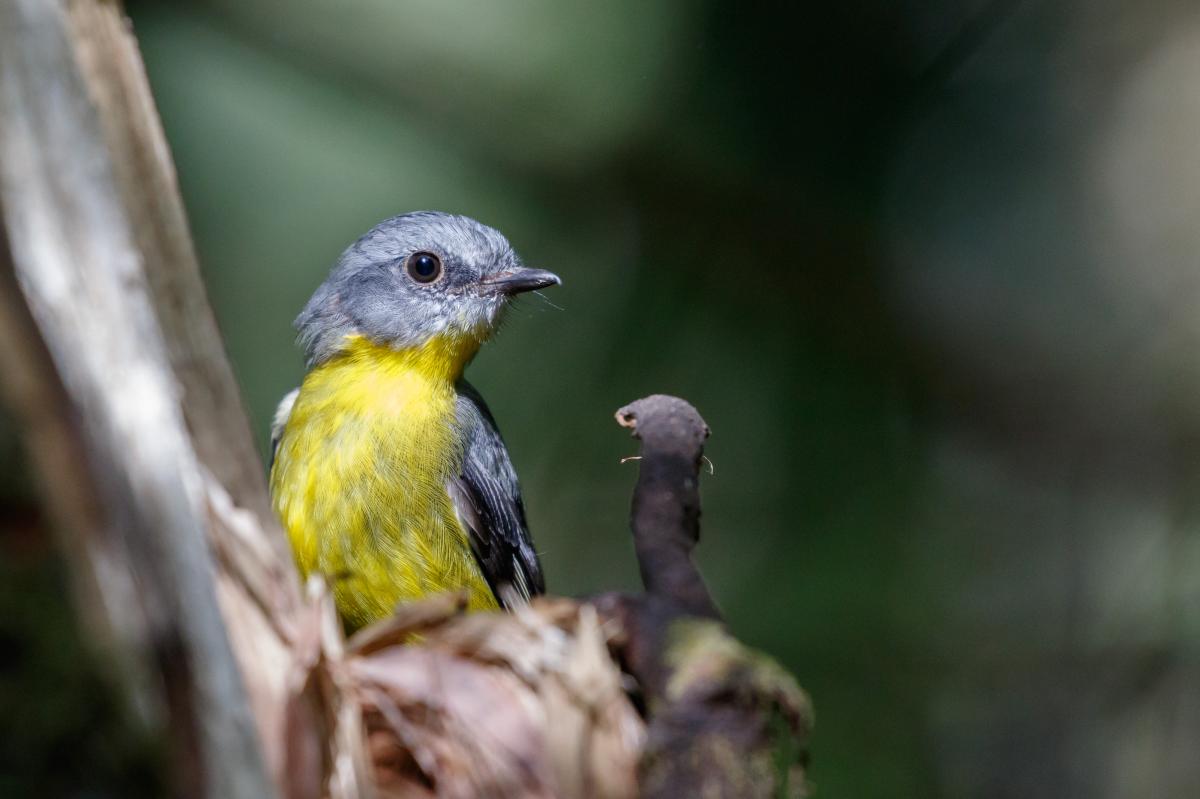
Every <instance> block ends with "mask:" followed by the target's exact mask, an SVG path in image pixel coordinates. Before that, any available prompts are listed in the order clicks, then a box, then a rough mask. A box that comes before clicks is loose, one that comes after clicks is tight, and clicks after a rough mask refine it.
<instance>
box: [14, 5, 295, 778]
mask: <svg viewBox="0 0 1200 799" xmlns="http://www.w3.org/2000/svg"><path fill="white" fill-rule="evenodd" d="M93 5H94V6H95V8H94V9H92V10H93V11H94V12H95V13H96V14H98V15H101V16H103V15H104V14H109V15H112V14H116V13H118V9H117V7H116V5H115V4H113V3H100V2H96V3H94V4H93ZM81 7H82V6H81V5H79V4H76V5H75V6H74V7H73V8H74V10H75V11H76V13H78V11H79V9H80V8H81ZM97 19H99V17H97ZM87 35H88V32H87V31H84V30H82V29H81V28H79V27H78V26H74V27H73V26H72V25H71V21H70V16H69V9H68V8H67V7H66V6H64V5H63V4H62V3H61V2H51V1H50V0H3V2H0V207H2V208H3V211H4V227H5V230H6V233H7V240H8V244H9V249H10V255H11V263H12V266H13V268H14V271H15V274H16V278H17V282H18V283H19V286H20V289H21V291H22V293H23V295H24V298H25V301H26V303H27V305H28V307H29V309H30V311H31V312H32V318H33V320H34V321H35V322H36V324H37V327H38V329H39V332H40V337H41V339H42V340H43V341H44V342H45V345H46V348H47V349H48V351H49V354H50V356H51V359H52V361H53V364H54V368H55V371H56V372H57V375H58V377H59V378H60V379H61V382H62V384H63V386H64V387H65V389H66V393H67V395H68V396H69V398H70V409H69V410H70V413H71V414H72V415H73V416H74V417H75V418H76V419H77V420H78V424H77V430H78V432H79V434H80V435H81V437H82V443H83V447H82V449H83V450H84V453H85V456H86V459H87V467H88V468H87V477H88V479H90V481H91V483H92V485H93V488H94V492H95V495H96V497H97V498H98V500H99V505H100V506H101V507H102V509H103V515H104V517H105V518H104V521H103V526H104V527H105V528H106V529H107V530H109V531H113V532H114V533H115V534H116V535H118V536H119V537H120V539H121V541H122V542H123V545H124V547H125V550H126V551H127V553H128V555H129V560H130V564H131V566H132V571H133V574H134V577H135V580H136V586H137V595H138V599H139V604H140V606H141V609H140V612H142V613H144V615H145V618H146V629H144V630H143V631H142V639H143V641H142V643H143V645H144V646H146V647H148V648H149V649H150V651H151V652H152V653H153V654H154V656H155V658H156V659H157V661H158V665H159V666H160V667H161V668H162V669H163V670H164V674H165V676H166V677H167V693H168V697H170V699H169V705H170V707H171V709H172V711H173V713H174V716H173V718H172V725H173V728H174V729H173V730H172V732H173V733H176V734H179V735H181V737H182V739H183V740H186V741H189V742H191V743H192V744H193V745H194V747H195V751H196V755H197V758H198V762H197V763H196V773H197V776H198V777H199V780H198V781H197V782H196V783H194V784H189V785H181V787H182V788H185V789H188V790H190V791H193V792H194V795H198V796H199V795H203V796H211V797H223V798H237V797H246V798H247V799H259V797H264V796H271V795H273V793H274V791H273V788H272V785H271V782H270V780H269V778H268V776H267V772H266V769H265V767H264V764H263V760H262V756H261V754H260V749H259V745H258V741H257V738H256V735H255V728H254V724H253V721H252V719H251V716H250V713H249V709H248V704H247V701H246V695H245V691H244V689H243V686H242V683H241V678H240V675H239V672H238V668H237V664H236V662H235V660H234V657H233V653H232V651H231V649H230V645H229V641H228V638H227V637H226V632H225V628H224V625H223V623H222V619H221V615H220V613H219V611H218V605H217V598H216V594H215V589H214V583H215V580H214V569H213V564H212V560H211V557H210V553H209V549H208V545H207V542H206V524H207V521H206V520H207V513H208V509H207V505H206V496H205V491H204V476H203V472H202V466H201V462H200V460H199V458H198V457H197V454H196V451H195V450H193V448H192V444H191V440H190V438H189V435H188V431H187V428H186V426H185V422H184V417H183V413H182V412H181V408H180V388H179V386H178V385H177V384H176V382H175V378H174V375H173V372H172V369H171V366H170V362H169V348H168V346H167V344H166V343H165V341H164V336H163V331H162V328H161V327H160V324H159V318H158V314H157V313H156V307H155V301H156V299H157V296H156V294H155V293H154V292H153V291H152V288H151V285H150V284H148V282H147V277H146V267H147V265H148V264H147V261H146V256H149V255H152V256H153V257H155V258H163V259H166V258H167V257H168V256H172V255H175V256H177V255H178V252H169V251H168V250H169V248H164V249H163V250H162V251H155V252H153V253H149V252H148V253H146V254H143V252H142V251H141V247H142V246H143V244H144V243H145V242H146V241H147V234H146V233H145V232H144V228H143V226H142V225H140V224H138V223H136V222H135V221H133V218H134V217H137V216H138V215H140V214H145V209H146V208H149V207H152V206H154V205H155V204H156V203H159V202H163V201H164V195H163V194H162V193H161V192H162V191H164V190H167V189H170V188H171V185H170V184H169V183H168V184H167V185H165V186H164V184H161V183H154V182H150V183H149V184H147V185H145V186H143V187H142V189H141V190H142V191H145V192H146V196H145V197H144V199H143V202H142V203H131V202H129V201H128V199H127V197H128V195H129V194H130V193H134V192H135V190H136V187H137V186H139V185H141V184H140V183H139V181H140V180H142V179H143V178H142V177H138V175H139V171H138V169H137V168H134V167H131V166H129V165H128V164H126V166H124V167H114V165H113V161H112V159H113V158H114V157H116V158H121V157H123V156H127V155H128V151H127V150H123V149H122V148H121V147H112V145H111V141H112V140H113V139H121V138H122V137H123V134H121V133H120V132H119V127H117V126H114V125H112V124H108V125H105V124H103V123H102V122H101V116H100V115H101V114H104V113H108V114H113V113H115V110H114V109H113V108H109V109H107V112H106V111H105V109H101V110H100V112H99V114H98V110H97V106H96V105H95V104H94V103H95V98H96V97H97V96H100V93H98V92H95V91H93V92H91V93H89V90H88V87H89V84H90V85H92V86H96V85H100V84H104V83H105V80H106V79H105V78H104V77H103V76H102V75H99V74H93V75H91V76H90V79H85V78H84V77H82V75H81V69H82V68H84V67H86V65H87V64H89V63H95V60H93V59H92V58H88V57H85V58H82V59H80V58H79V55H80V53H84V52H89V50H88V48H87V47H78V48H77V47H76V46H74V44H73V42H72V37H81V36H82V37H84V38H86V36H87ZM133 58H136V52H134V53H133ZM98 60H99V61H106V60H107V58H106V57H101V58H99V59H98ZM109 63H111V62H109ZM141 92H142V96H141V99H140V101H141V102H142V103H144V104H147V105H148V104H149V103H150V100H149V97H148V95H145V94H144V85H143V86H142V88H141ZM106 131H107V133H108V135H107V136H106ZM148 144H152V141H148V140H143V141H141V142H130V143H128V147H129V148H131V149H132V150H137V149H138V148H140V147H144V146H147V145H148ZM159 144H160V145H161V141H159ZM163 152H164V153H165V150H163ZM164 157H165V156H164ZM167 195H168V196H169V198H170V199H171V200H172V201H173V202H176V203H177V202H178V198H177V197H175V195H174V193H173V192H171V191H167ZM177 221H178V220H177ZM182 235H183V236H185V237H186V229H183V232H182ZM149 265H150V266H153V268H154V269H155V270H171V269H175V268H178V267H179V264H178V263H176V262H170V261H166V260H164V261H163V262H160V263H153V264H149ZM183 266H184V268H187V267H188V266H189V265H188V264H184V265H183ZM190 266H191V267H192V269H193V271H194V260H193V261H192V263H191V264H190ZM168 282H169V281H168ZM182 285H184V286H185V288H186V283H185V284H182ZM176 299H177V300H178V301H179V302H180V303H181V307H182V306H186V303H187V302H188V301H185V300H183V299H181V298H176ZM191 299H195V298H191ZM199 302H201V303H203V295H202V294H201V295H199ZM164 318H170V315H169V314H168V315H166V316H165V317H164ZM195 323H196V322H195V320H194V319H192V320H190V321H186V322H184V321H181V320H176V321H175V322H174V323H173V324H172V325H171V326H170V327H171V329H172V330H173V332H177V331H176V328H177V327H178V326H185V327H189V328H190V326H191V325H194V324H195ZM197 335H199V336H200V337H201V338H204V337H206V336H207V337H209V340H210V345H209V346H210V347H216V348H218V353H219V346H220V345H219V342H217V343H215V344H214V343H212V341H213V339H212V336H213V335H215V328H213V329H212V330H209V331H204V330H201V331H200V332H199V333H198V334H197ZM189 346H192V345H191V344H187V343H184V344H181V345H180V347H181V351H182V352H185V353H186V352H189V350H188V347H189ZM182 357H183V358H186V357H187V356H186V355H185V356H182ZM216 360H221V358H220V357H217V358H216ZM226 368H227V367H226ZM226 377H227V375H226ZM218 384H219V381H218ZM226 388H228V386H226ZM214 395H215V396H221V395H222V394H221V392H215V393H214ZM27 396H28V397H32V398H36V396H37V395H36V393H33V394H29V395H27ZM218 406H219V403H218ZM219 407H220V406H219ZM221 411H222V412H223V413H228V414H230V415H235V414H234V411H237V412H240V408H236V407H235V408H234V409H233V411H231V409H230V408H228V407H221ZM210 412H211V411H210ZM214 415H215V412H214ZM206 423H207V422H206ZM243 424H244V423H243ZM216 430H218V431H220V430H228V427H227V426H220V427H217V428H216ZM243 432H244V430H243ZM213 435H214V436H215V437H216V438H217V439H218V440H222V441H223V442H224V445H233V444H236V442H237V441H238V440H241V441H242V442H246V441H248V440H249V436H247V435H242V434H241V433H239V434H237V435H235V436H226V435H225V434H224V433H220V432H217V433H213ZM212 449H213V450H214V451H216V450H219V449H220V447H218V446H216V445H215V444H214V445H213V447H212ZM231 457H232V458H233V459H235V460H237V459H240V460H239V463H240V466H239V469H238V470H234V469H233V468H225V469H224V471H225V472H226V473H227V474H231V473H233V472H234V471H239V472H240V473H241V474H242V478H243V479H245V480H251V478H250V477H248V476H247V475H249V474H250V473H251V471H252V468H253V464H252V463H250V464H249V465H247V463H246V461H245V456H244V455H241V456H239V455H236V454H234V455H232V456H231ZM39 465H42V466H43V467H46V468H51V467H52V466H53V464H52V463H50V462H49V459H46V460H45V461H43V462H41V463H40V464H39ZM217 468H219V469H220V468H222V467H221V466H220V465H219V462H218V463H217ZM248 470H249V471H248ZM62 479H63V478H62V476H61V475H58V474H43V475H42V483H43V485H44V486H46V487H47V489H48V491H49V493H48V495H47V501H48V504H51V505H54V504H57V503H58V502H60V501H61V498H60V493H61V491H60V486H59V485H58V483H59V482H61V480H62ZM249 486H250V488H249V491H250V492H251V493H253V492H254V490H255V489H256V485H255V484H254V483H253V482H252V481H251V482H250V483H249ZM257 486H261V476H260V477H259V478H258V483H257ZM72 490H75V489H72ZM259 494H260V496H259V498H258V500H256V501H255V502H254V504H255V505H256V506H261V505H262V504H263V499H262V492H261V491H259ZM64 520H68V519H66V517H65V515H64ZM68 521H69V520H68ZM84 534H86V533H84ZM76 566H77V567H79V568H87V566H86V565H84V564H76ZM97 582H98V583H100V584H101V588H102V590H103V588H105V586H104V584H103V581H102V580H97ZM106 599H110V600H111V597H106ZM129 599H130V598H129V597H121V599H120V601H119V602H118V603H111V604H109V606H108V607H107V608H106V615H107V616H108V617H109V620H110V625H117V624H120V623H122V615H123V614H126V613H128V614H131V615H136V613H137V612H138V611H136V610H134V609H132V608H128V607H126V603H128V601H129Z"/></svg>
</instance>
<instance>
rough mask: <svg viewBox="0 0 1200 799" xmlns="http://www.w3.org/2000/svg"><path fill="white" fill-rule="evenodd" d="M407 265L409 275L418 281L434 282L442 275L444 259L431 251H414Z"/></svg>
mask: <svg viewBox="0 0 1200 799" xmlns="http://www.w3.org/2000/svg"><path fill="white" fill-rule="evenodd" d="M406 266H407V269H408V276H409V277H411V278H412V279H413V280H415V281H417V282H418V283H432V282H433V281H435V280H437V279H438V278H439V277H441V276H442V259H441V258H438V257H437V256H436V255H434V254H433V253H431V252H414V253H413V254H412V255H410V256H408V261H407V264H406Z"/></svg>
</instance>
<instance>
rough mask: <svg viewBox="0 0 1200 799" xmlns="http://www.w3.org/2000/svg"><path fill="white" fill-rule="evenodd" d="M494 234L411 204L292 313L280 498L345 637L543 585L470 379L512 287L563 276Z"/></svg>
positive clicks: (493, 603)
mask: <svg viewBox="0 0 1200 799" xmlns="http://www.w3.org/2000/svg"><path fill="white" fill-rule="evenodd" d="M561 283H562V281H561V280H560V279H559V277H558V276H557V275H555V274H554V273H552V272H548V271H545V270H542V269H534V268H531V267H527V266H525V265H524V264H523V263H522V261H521V259H520V257H519V256H518V255H517V253H516V252H515V251H514V250H513V248H512V246H511V245H510V244H509V242H508V240H507V239H506V238H505V237H504V236H503V235H502V234H501V233H500V232H499V231H497V230H495V229H494V228H491V227H488V226H487V225H484V224H482V223H480V222H477V221H475V220H474V219H471V218H469V217H466V216H460V215H456V214H449V213H442V212H438V211H418V212H413V213H406V214H401V215H399V216H395V217H392V218H390V219H387V220H384V221H383V222H381V223H379V224H378V225H376V226H375V227H373V228H371V229H370V230H369V231H368V232H367V233H366V234H365V235H363V236H362V237H361V238H359V239H358V240H357V241H355V242H354V243H353V244H352V245H350V246H349V247H348V248H347V249H346V250H345V252H343V253H342V255H341V257H340V258H339V259H338V260H337V262H336V263H335V264H334V266H333V269H332V271H331V272H330V273H329V276H328V277H327V278H326V280H325V281H324V282H323V283H321V285H320V286H319V287H318V288H317V290H316V291H315V292H314V294H313V295H312V298H311V299H310V300H309V301H308V303H307V304H306V305H305V306H304V309H303V310H302V311H301V312H300V315H299V316H298V317H296V320H295V327H296V330H297V332H298V337H297V340H298V343H299V345H300V346H301V347H302V348H303V350H304V356H305V363H306V367H307V370H306V373H305V375H304V378H303V380H302V382H301V385H300V387H299V388H297V389H295V390H293V391H291V392H289V393H288V394H287V395H286V396H285V397H284V398H283V401H282V402H281V403H280V404H279V407H278V410H277V412H276V414H275V418H274V422H273V424H272V436H271V439H272V441H271V454H272V457H271V465H270V488H271V497H272V504H273V506H274V509H275V511H276V513H277V514H278V516H279V518H280V520H281V521H282V523H283V526H284V528H285V529H286V531H287V534H288V538H289V540H290V542H291V545H292V551H293V554H294V556H295V560H296V564H297V566H298V567H299V570H300V572H301V574H302V576H305V577H307V576H308V575H310V574H313V573H320V574H322V575H324V577H325V578H326V580H327V581H328V582H329V584H330V586H331V591H332V594H333V598H334V603H335V605H336V607H337V610H338V613H339V615H340V616H341V619H342V622H343V624H344V626H345V627H346V628H347V630H351V631H352V630H355V629H358V628H360V627H362V626H365V625H366V624H369V623H370V622H373V621H376V620H378V619H381V618H385V617H387V616H390V615H391V614H392V613H393V612H394V611H395V609H396V607H397V606H399V605H400V604H402V603H405V602H409V601H412V600H415V599H419V598H421V597H425V596H428V595H430V594H434V593H439V592H444V591H452V590H458V591H465V593H466V597H467V600H466V601H467V609H468V610H472V611H473V610H495V609H501V608H503V609H510V610H511V609H514V608H516V607H519V606H521V605H523V604H525V603H527V602H528V601H529V600H530V598H531V597H533V596H535V595H537V594H540V593H543V592H544V591H545V579H544V576H543V574H542V568H541V564H540V562H539V559H538V554H537V552H536V550H535V549H534V546H533V541H532V539H531V537H530V534H529V527H528V524H527V522H526V517H525V507H524V503H523V501H522V498H521V490H520V486H519V484H518V480H517V475H516V472H515V470H514V468H513V464H512V460H511V458H510V457H509V453H508V449H507V447H506V446H505V444H504V440H503V439H502V438H501V436H500V431H499V428H498V427H497V425H496V421H495V419H494V417H493V416H492V413H491V411H490V410H489V409H488V406H487V403H485V402H484V399H483V397H482V396H481V395H480V393H479V392H478V391H476V390H475V388H474V387H473V386H471V384H470V383H468V382H467V381H466V380H465V379H464V377H463V372H464V370H465V369H466V367H467V365H468V364H469V363H470V362H471V360H472V359H473V358H474V357H475V355H476V353H477V352H478V351H479V348H480V347H481V346H482V345H483V343H484V342H485V341H487V340H488V339H489V338H490V337H491V336H492V334H493V333H495V332H496V330H497V327H498V325H499V324H500V322H501V319H502V318H503V315H504V311H505V309H506V308H507V307H508V306H509V305H510V304H511V302H512V300H513V298H514V297H516V296H517V295H518V294H521V293H523V292H528V291H535V290H537V289H542V288H547V287H550V286H554V285H559V284H561Z"/></svg>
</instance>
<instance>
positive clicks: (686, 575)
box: [597, 395, 812, 799]
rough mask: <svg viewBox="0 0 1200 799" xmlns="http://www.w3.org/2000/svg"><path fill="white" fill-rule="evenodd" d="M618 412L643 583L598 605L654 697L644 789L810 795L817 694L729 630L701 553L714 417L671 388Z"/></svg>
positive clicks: (651, 792) (669, 793) (649, 792)
mask: <svg viewBox="0 0 1200 799" xmlns="http://www.w3.org/2000/svg"><path fill="white" fill-rule="evenodd" d="M617 422H618V423H619V424H621V425H622V426H624V427H629V428H632V430H633V435H634V436H635V437H637V438H639V439H640V440H641V442H642V452H641V458H640V459H639V461H638V470H639V474H638V482H637V486H636V487H635V489H634V496H633V512H632V515H631V519H630V526H631V528H632V531H633V538H634V545H635V548H636V550H637V556H638V565H639V567H640V569H641V572H642V583H643V585H644V586H645V588H646V593H645V594H644V595H641V596H627V595H618V594H610V595H606V596H602V597H600V598H598V599H597V606H598V607H599V608H600V610H601V612H602V613H604V614H605V615H607V616H608V617H609V618H611V619H613V620H615V621H616V622H618V624H619V627H620V629H621V631H622V632H621V635H620V636H619V638H618V640H617V641H616V642H615V644H616V649H617V653H618V656H619V657H620V658H621V660H622V662H623V663H624V664H625V666H626V668H627V669H628V671H629V673H630V674H632V675H633V676H634V677H635V678H636V679H637V681H638V684H639V685H640V687H641V689H642V691H643V693H644V697H645V704H646V709H647V716H648V720H649V726H648V730H647V741H646V745H645V748H644V751H643V753H642V762H641V766H640V769H639V784H640V786H641V795H642V797H644V799H659V798H660V797H661V799H668V797H676V796H712V797H729V799H734V797H744V796H756V797H757V796H763V797H766V796H772V797H801V796H804V795H805V794H806V791H807V785H806V782H805V763H806V754H805V752H806V746H807V740H808V734H809V730H810V728H811V726H812V707H811V704H810V702H809V699H808V696H807V695H806V694H805V693H804V691H802V690H801V689H800V687H799V686H798V685H797V684H796V681H795V680H794V679H793V678H792V676H791V675H790V674H788V673H787V672H786V671H785V670H784V669H783V668H781V667H780V666H779V665H778V664H776V663H775V662H774V661H773V660H771V659H770V658H769V657H767V656H765V655H763V654H761V653H758V652H755V651H753V650H751V649H749V648H748V647H746V646H744V645H742V644H741V643H740V642H739V641H738V640H737V639H736V638H735V637H734V636H733V635H732V634H731V633H730V632H729V630H728V629H727V628H726V626H725V624H724V623H723V622H722V621H721V617H720V613H719V612H718V611H717V609H716V605H715V604H714V603H713V601H712V597H711V595H710V594H709V592H708V588H707V587H706V586H705V584H704V580H703V578H702V577H701V576H700V573H699V571H698V570H697V569H696V566H695V564H694V563H693V562H692V558H691V553H692V550H693V549H694V548H695V546H696V544H697V542H698V541H699V538H700V523H699V520H700V493H699V477H700V463H701V458H702V457H703V454H704V441H705V439H707V438H708V434H709V431H708V426H707V425H706V424H704V420H703V419H701V418H700V414H698V413H697V412H696V409H695V408H693V407H692V406H691V405H689V404H688V403H687V402H685V401H684V400H681V399H678V398H677V397H668V396H663V395H655V396H651V397H646V398H644V399H640V400H637V401H636V402H633V403H631V404H630V405H627V406H626V407H624V408H622V409H621V410H619V411H617ZM747 533H748V531H743V533H742V534H747Z"/></svg>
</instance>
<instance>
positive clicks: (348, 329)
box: [296, 211, 562, 367]
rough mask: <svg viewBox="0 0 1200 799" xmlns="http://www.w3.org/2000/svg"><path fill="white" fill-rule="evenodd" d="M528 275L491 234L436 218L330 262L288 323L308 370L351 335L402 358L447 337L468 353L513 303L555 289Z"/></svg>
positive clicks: (407, 225)
mask: <svg viewBox="0 0 1200 799" xmlns="http://www.w3.org/2000/svg"><path fill="white" fill-rule="evenodd" d="M561 282H562V281H560V280H559V279H558V277H557V276H556V275H554V274H552V273H550V272H546V271H543V270H541V269H529V268H527V267H525V266H524V265H523V264H522V263H521V259H520V258H519V257H518V256H517V254H516V253H515V252H514V251H513V248H512V246H511V245H509V243H508V240H507V239H506V238H504V236H503V235H501V234H500V232H499V231H497V230H494V229H493V228H490V227H488V226H487V225H483V224H480V223H479V222H476V221H475V220H474V219H470V218H468V217H465V216H457V215H454V214H445V213H441V212H438V211H418V212H414V213H409V214H402V215H400V216H395V217H392V218H391V219H388V220H385V221H383V222H380V223H379V224H378V225H376V226H375V227H373V228H371V229H370V230H369V231H367V233H366V235H364V236H363V237H362V238H360V239H359V240H358V241H356V242H354V243H353V244H351V245H350V247H349V248H347V249H346V251H345V252H344V253H342V256H341V258H339V259H338V261H337V263H336V264H335V265H334V267H333V270H332V271H331V272H330V274H329V277H328V278H327V279H326V280H325V282H324V283H322V284H321V286H320V287H319V288H318V289H317V291H316V293H314V294H313V296H312V299H310V300H309V301H308V304H307V305H306V306H305V307H304V310H303V311H301V312H300V315H299V316H298V317H297V318H296V329H297V330H298V331H299V333H300V336H299V340H300V344H301V346H302V347H303V348H304V352H305V357H306V359H307V361H308V365H309V366H310V367H311V366H315V365H317V364H319V363H322V362H323V361H325V360H328V359H329V358H330V357H332V356H333V355H335V354H337V352H338V351H339V350H341V348H342V347H343V346H344V343H345V341H346V337H347V336H349V335H355V334H357V335H361V336H364V337H366V338H367V339H369V340H370V341H372V342H374V343H377V344H383V345H387V346H391V347H394V348H396V349H404V348H411V347H420V346H421V345H423V344H425V343H426V342H428V341H429V340H430V339H432V338H434V337H435V336H446V337H449V338H450V339H451V340H454V341H456V342H457V343H460V344H461V345H462V346H464V347H476V346H478V344H479V342H481V341H482V340H484V339H485V338H487V336H488V335H489V334H490V333H491V332H492V331H493V330H494V329H495V327H496V325H497V324H498V323H499V320H500V315H501V312H502V311H503V310H504V308H505V306H506V305H507V304H508V302H509V300H510V299H511V298H512V297H513V295H515V294H519V293H521V292H523V291H532V290H534V289H539V288H545V287H547V286H552V285H555V284H558V283H561Z"/></svg>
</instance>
